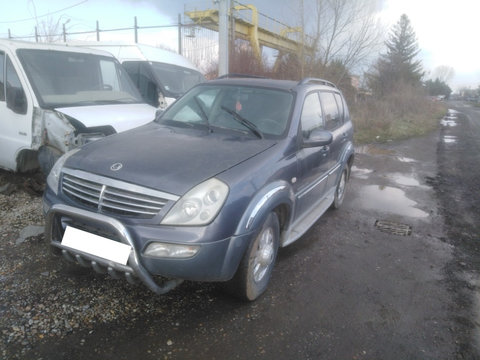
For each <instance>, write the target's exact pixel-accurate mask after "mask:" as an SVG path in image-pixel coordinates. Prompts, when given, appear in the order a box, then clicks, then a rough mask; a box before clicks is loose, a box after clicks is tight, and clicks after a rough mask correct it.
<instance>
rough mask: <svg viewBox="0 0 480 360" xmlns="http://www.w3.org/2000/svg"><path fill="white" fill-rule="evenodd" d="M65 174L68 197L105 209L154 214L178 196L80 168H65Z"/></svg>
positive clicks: (142, 215)
mask: <svg viewBox="0 0 480 360" xmlns="http://www.w3.org/2000/svg"><path fill="white" fill-rule="evenodd" d="M62 175H63V176H62V192H63V193H64V194H65V195H66V196H67V197H69V198H70V199H72V200H73V201H75V202H79V203H81V204H82V205H84V206H87V207H90V208H92V209H95V210H97V211H99V212H103V213H111V214H117V215H123V216H130V217H137V218H152V217H154V216H155V215H157V214H158V213H159V212H160V211H161V210H162V208H163V206H165V204H166V203H167V202H168V201H169V200H176V199H178V197H177V196H175V195H171V194H166V193H162V192H159V191H155V190H152V189H149V188H143V187H140V186H138V185H132V184H129V183H124V182H121V181H118V180H113V179H109V178H105V177H102V176H98V175H93V174H89V173H86V172H83V171H79V170H71V169H64V170H63V174H62ZM157 194H158V195H163V196H156V195H157Z"/></svg>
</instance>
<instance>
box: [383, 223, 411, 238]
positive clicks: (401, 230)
mask: <svg viewBox="0 0 480 360" xmlns="http://www.w3.org/2000/svg"><path fill="white" fill-rule="evenodd" d="M375 227H376V228H377V229H378V230H380V231H383V232H386V233H389V234H392V235H401V236H408V235H411V234H412V227H411V226H410V225H405V224H399V223H395V222H392V221H387V220H377V221H375Z"/></svg>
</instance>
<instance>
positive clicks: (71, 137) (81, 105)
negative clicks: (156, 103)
mask: <svg viewBox="0 0 480 360" xmlns="http://www.w3.org/2000/svg"><path fill="white" fill-rule="evenodd" d="M155 111H156V109H155V108H154V107H152V106H150V105H148V104H146V103H145V102H144V101H143V99H142V97H141V95H140V94H139V92H138V90H137V89H136V87H135V86H134V84H133V83H132V81H131V80H130V77H129V76H128V74H127V73H126V71H125V70H124V69H123V68H122V66H121V65H120V64H119V63H118V61H117V60H116V59H115V58H114V57H113V56H112V55H111V54H109V53H107V52H104V51H100V50H92V49H85V48H74V47H65V46H59V45H47V44H36V43H31V42H23V41H12V40H0V168H3V169H7V170H11V171H19V172H25V171H29V170H33V169H35V168H38V167H40V168H41V169H42V170H43V172H44V173H46V174H47V173H48V172H49V170H50V168H51V167H52V166H53V164H54V163H55V161H56V160H57V159H58V158H59V157H60V156H61V155H62V154H63V153H66V152H67V151H69V150H71V149H73V148H76V147H79V146H81V145H83V144H85V143H88V142H90V141H93V140H96V139H99V138H102V137H105V136H108V135H111V134H114V133H117V132H121V131H124V130H128V129H131V128H134V127H137V126H140V125H143V124H146V123H148V122H150V121H152V120H153V119H154V118H155Z"/></svg>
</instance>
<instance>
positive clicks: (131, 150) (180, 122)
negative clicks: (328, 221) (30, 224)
mask: <svg viewBox="0 0 480 360" xmlns="http://www.w3.org/2000/svg"><path fill="white" fill-rule="evenodd" d="M352 136H353V127H352V123H351V121H350V116H349V112H348V107H347V104H346V103H345V99H344V98H343V96H342V93H341V92H340V91H339V90H338V89H337V88H336V86H335V85H333V84H332V83H330V82H328V81H325V80H321V79H314V78H307V79H304V80H302V81H300V82H294V81H283V80H270V79H253V78H246V77H244V78H241V77H235V78H233V77H230V78H229V77H227V78H223V79H217V80H214V81H210V82H207V83H203V84H200V85H197V86H195V87H194V88H192V89H191V90H190V91H188V92H187V93H186V94H185V95H184V96H183V97H182V98H180V99H179V100H177V101H176V102H175V103H174V104H173V105H172V106H170V107H169V108H168V109H167V110H166V111H165V112H164V113H162V114H161V115H160V116H158V117H157V119H155V121H153V122H151V123H150V124H147V125H144V126H142V127H139V128H136V129H133V130H131V131H127V132H124V133H121V134H116V135H112V136H110V137H107V138H105V139H103V140H100V141H96V142H92V143H90V144H87V145H85V146H84V147H82V148H81V149H76V150H74V151H73V152H70V153H67V154H65V155H64V156H63V157H62V158H61V159H60V160H59V161H58V162H57V163H56V164H55V166H54V168H53V170H52V171H51V173H50V175H49V176H48V179H47V184H48V186H47V190H46V191H45V194H44V198H43V203H44V212H45V214H46V218H47V221H46V238H47V241H48V243H49V244H50V245H51V248H52V250H53V251H54V253H58V254H63V256H64V257H65V258H67V259H69V260H72V261H76V262H78V263H80V264H81V265H86V266H91V267H93V269H94V270H96V271H98V272H101V273H109V274H110V275H112V276H114V277H125V278H126V279H127V280H128V281H129V282H132V283H134V282H136V281H137V280H140V281H141V282H143V283H144V284H145V285H146V286H147V287H148V288H150V289H151V290H152V291H153V292H155V293H157V294H163V293H166V292H167V291H169V290H171V289H173V288H174V287H175V286H177V285H178V284H180V283H181V282H182V281H183V280H193V281H218V282H226V283H227V288H228V289H230V290H231V291H233V292H234V293H235V294H236V295H238V296H239V297H241V298H243V299H246V300H254V299H256V298H257V297H258V296H260V295H261V294H262V293H263V292H264V291H265V289H266V288H267V284H268V282H269V280H270V277H271V273H272V269H273V266H274V263H275V259H276V256H277V251H278V248H279V247H284V246H287V245H288V244H291V243H292V242H294V241H295V240H297V239H299V238H300V237H301V236H302V234H304V233H305V232H306V231H307V230H308V229H309V228H310V227H311V226H312V225H313V224H314V223H315V221H317V219H318V218H319V217H320V216H321V215H322V214H323V213H324V212H325V211H326V210H327V209H328V208H330V207H333V208H338V207H339V206H340V205H341V204H342V201H343V199H344V196H345V189H346V183H347V181H348V179H349V175H350V169H351V166H352V162H353V157H354V149H353V143H352Z"/></svg>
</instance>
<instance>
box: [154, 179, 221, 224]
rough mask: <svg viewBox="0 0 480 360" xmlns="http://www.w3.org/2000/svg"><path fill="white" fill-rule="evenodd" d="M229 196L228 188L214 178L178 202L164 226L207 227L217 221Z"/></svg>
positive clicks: (163, 221)
mask: <svg viewBox="0 0 480 360" xmlns="http://www.w3.org/2000/svg"><path fill="white" fill-rule="evenodd" d="M227 195H228V186H227V185H226V184H225V183H223V182H221V181H220V180H217V179H215V178H212V179H210V180H207V181H205V182H203V183H201V184H200V185H197V186H195V187H194V188H193V189H191V190H190V191H189V192H187V193H186V194H185V195H184V196H182V197H181V198H180V200H178V201H177V203H176V204H175V205H174V206H173V207H172V209H171V210H170V211H169V212H168V214H167V215H166V216H165V218H164V219H163V220H162V224H163V225H206V224H208V223H209V222H211V221H212V220H213V219H215V216H217V214H218V212H219V211H220V209H221V208H222V206H223V203H224V202H225V199H226V198H227Z"/></svg>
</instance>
